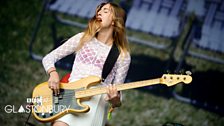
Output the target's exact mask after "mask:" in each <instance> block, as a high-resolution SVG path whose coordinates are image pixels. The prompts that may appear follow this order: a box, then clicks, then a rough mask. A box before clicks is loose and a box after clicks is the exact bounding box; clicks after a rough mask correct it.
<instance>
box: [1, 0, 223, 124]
mask: <svg viewBox="0 0 224 126" xmlns="http://www.w3.org/2000/svg"><path fill="white" fill-rule="evenodd" d="M0 4H1V8H0V18H1V20H0V64H1V67H0V86H1V88H0V96H1V100H0V125H3V126H17V125H23V123H24V121H25V120H26V118H27V116H28V114H27V113H16V114H13V113H9V114H8V113H6V112H5V110H4V107H5V106H6V105H8V104H10V105H14V106H15V110H18V108H19V106H20V105H25V104H26V98H27V97H31V93H32V90H33V88H34V87H35V86H36V85H37V84H39V83H41V82H44V81H46V80H47V79H48V76H47V75H46V73H45V71H44V69H43V66H42V64H41V63H39V62H36V61H34V60H32V59H30V58H29V53H28V46H29V41H30V39H31V33H32V30H33V26H34V23H35V20H36V16H37V14H38V13H39V11H40V9H41V2H40V1H26V2H25V1H17V0H11V1H4V2H3V1H2V2H0ZM51 22H52V19H51V18H50V14H49V13H46V14H45V18H44V19H43V22H42V24H41V29H40V32H39V33H38V36H37V40H36V42H35V47H36V48H35V49H34V51H35V52H38V53H40V54H42V55H44V54H46V53H47V52H49V50H50V49H51V48H52V46H53V44H52V38H51V37H50V36H51V32H50V30H49V26H50V23H51ZM58 26H59V29H60V31H59V34H60V35H65V36H71V35H73V34H75V33H77V32H79V31H81V30H82V29H78V28H74V27H73V28H71V27H63V26H61V25H58ZM142 36H145V35H142ZM147 39H152V38H151V37H149V38H147ZM159 41H161V39H159ZM131 49H132V53H133V54H144V55H149V56H152V57H157V58H160V59H163V57H166V56H167V54H165V53H164V52H161V51H159V50H156V49H152V48H148V47H145V46H143V45H138V44H131ZM175 53H176V55H179V53H181V50H180V48H179V47H178V48H177V51H176V52H175ZM161 57H162V58H161ZM188 60H190V61H188V62H189V63H191V64H192V65H194V66H195V67H194V68H193V70H194V71H203V70H204V71H206V70H210V69H214V70H221V71H222V69H221V68H223V65H220V64H215V63H212V62H207V61H204V60H200V59H190V58H188ZM211 66H212V67H211ZM66 72H67V71H64V70H59V73H60V75H61V76H62V75H64V74H65V73H66ZM123 94H124V99H123V105H122V107H121V108H119V109H116V110H115V112H114V113H113V117H112V120H111V121H110V122H109V124H111V125H113V126H159V125H162V124H163V123H165V122H177V123H182V124H185V125H186V126H222V125H224V118H223V117H222V116H219V115H217V114H215V113H212V112H209V111H206V110H203V109H200V108H196V107H193V106H191V105H189V104H186V103H182V102H179V101H177V100H175V99H173V98H170V99H166V98H164V97H160V96H156V95H153V94H151V93H147V92H143V91H139V90H128V91H124V93H123ZM30 122H32V123H36V124H38V125H40V126H41V125H45V124H42V123H39V122H37V121H36V120H35V119H34V118H31V119H30Z"/></svg>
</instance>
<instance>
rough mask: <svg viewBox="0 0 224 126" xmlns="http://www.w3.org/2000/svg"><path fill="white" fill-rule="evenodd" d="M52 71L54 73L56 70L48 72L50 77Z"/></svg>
mask: <svg viewBox="0 0 224 126" xmlns="http://www.w3.org/2000/svg"><path fill="white" fill-rule="evenodd" d="M54 71H56V70H52V71H50V72H49V73H48V74H49V75H50V74H51V73H52V72H54Z"/></svg>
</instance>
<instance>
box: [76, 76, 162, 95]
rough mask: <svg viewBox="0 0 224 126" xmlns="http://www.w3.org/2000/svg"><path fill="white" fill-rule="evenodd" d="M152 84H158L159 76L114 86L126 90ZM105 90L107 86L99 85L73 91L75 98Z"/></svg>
mask: <svg viewBox="0 0 224 126" xmlns="http://www.w3.org/2000/svg"><path fill="white" fill-rule="evenodd" d="M154 84H160V78H158V79H151V80H145V81H137V82H130V83H125V84H116V88H117V90H118V91H122V90H127V89H133V88H139V87H144V86H150V85H154ZM106 92H107V87H105V86H100V87H96V88H90V89H86V90H81V91H77V92H76V93H75V97H76V98H85V97H90V96H94V95H98V94H104V93H106Z"/></svg>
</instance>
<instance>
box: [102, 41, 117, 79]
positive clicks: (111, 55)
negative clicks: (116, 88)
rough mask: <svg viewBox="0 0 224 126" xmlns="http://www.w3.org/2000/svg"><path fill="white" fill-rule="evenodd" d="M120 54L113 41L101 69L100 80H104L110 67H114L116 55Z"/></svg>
mask: <svg viewBox="0 0 224 126" xmlns="http://www.w3.org/2000/svg"><path fill="white" fill-rule="evenodd" d="M119 55H120V52H119V49H118V48H117V45H116V44H115V43H113V45H112V47H111V49H110V52H109V54H108V56H107V59H106V61H105V63H104V65H103V71H102V76H101V77H102V82H104V81H105V79H106V78H107V76H108V75H109V73H110V72H111V70H112V68H113V67H114V65H115V63H116V61H117V59H118V57H119Z"/></svg>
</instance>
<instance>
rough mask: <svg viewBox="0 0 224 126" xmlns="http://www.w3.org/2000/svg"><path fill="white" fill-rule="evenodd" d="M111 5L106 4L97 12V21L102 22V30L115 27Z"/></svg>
mask: <svg viewBox="0 0 224 126" xmlns="http://www.w3.org/2000/svg"><path fill="white" fill-rule="evenodd" d="M112 15H113V14H112V9H111V5H110V4H105V5H104V6H103V7H102V8H101V9H100V10H99V11H98V12H97V20H99V21H101V25H102V28H109V27H110V26H112V25H113V19H112V18H113V16H112Z"/></svg>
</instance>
